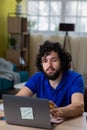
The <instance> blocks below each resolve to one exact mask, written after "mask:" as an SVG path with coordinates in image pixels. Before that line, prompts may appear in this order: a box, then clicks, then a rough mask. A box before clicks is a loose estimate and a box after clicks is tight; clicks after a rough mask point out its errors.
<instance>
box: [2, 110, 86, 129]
mask: <svg viewBox="0 0 87 130" xmlns="http://www.w3.org/2000/svg"><path fill="white" fill-rule="evenodd" d="M0 116H4V112H3V111H0ZM86 116H87V113H84V114H83V115H82V116H80V117H77V118H73V119H69V120H66V121H64V122H62V123H61V124H58V125H57V126H56V127H55V128H54V129H53V130H87V120H86ZM0 130H42V129H39V128H32V127H24V126H17V125H10V124H7V123H6V122H5V121H1V120H0Z"/></svg>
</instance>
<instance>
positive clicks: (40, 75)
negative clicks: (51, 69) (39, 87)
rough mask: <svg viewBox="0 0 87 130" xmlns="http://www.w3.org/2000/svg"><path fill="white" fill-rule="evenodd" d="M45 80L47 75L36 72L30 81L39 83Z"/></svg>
mask: <svg viewBox="0 0 87 130" xmlns="http://www.w3.org/2000/svg"><path fill="white" fill-rule="evenodd" d="M43 78H45V75H44V73H42V72H36V73H35V74H33V75H32V76H31V77H30V78H29V81H30V80H34V81H39V80H41V79H43Z"/></svg>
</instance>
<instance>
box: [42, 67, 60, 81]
mask: <svg viewBox="0 0 87 130" xmlns="http://www.w3.org/2000/svg"><path fill="white" fill-rule="evenodd" d="M43 72H44V74H45V76H46V77H47V79H49V80H56V79H57V78H58V77H59V76H60V74H61V73H62V68H60V69H58V70H56V71H55V73H53V74H52V75H51V74H47V73H46V72H45V71H44V70H43Z"/></svg>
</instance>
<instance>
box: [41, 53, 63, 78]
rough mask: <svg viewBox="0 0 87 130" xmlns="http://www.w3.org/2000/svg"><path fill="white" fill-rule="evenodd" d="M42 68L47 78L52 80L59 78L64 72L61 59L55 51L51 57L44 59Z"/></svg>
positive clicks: (44, 57)
mask: <svg viewBox="0 0 87 130" xmlns="http://www.w3.org/2000/svg"><path fill="white" fill-rule="evenodd" d="M42 67H43V72H44V73H45V75H46V77H47V78H48V79H51V80H55V79H56V78H58V76H59V75H60V73H61V72H62V68H61V61H60V58H59V56H58V54H57V53H56V52H54V51H52V52H51V53H50V54H49V55H47V56H46V55H44V56H43V57H42Z"/></svg>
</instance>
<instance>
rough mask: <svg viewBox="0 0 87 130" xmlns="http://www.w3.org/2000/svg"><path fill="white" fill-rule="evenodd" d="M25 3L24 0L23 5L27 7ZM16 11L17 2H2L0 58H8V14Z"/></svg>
mask: <svg viewBox="0 0 87 130" xmlns="http://www.w3.org/2000/svg"><path fill="white" fill-rule="evenodd" d="M25 1H26V0H23V2H22V4H23V5H25ZM15 9H16V0H0V57H5V56H6V50H7V47H8V33H7V16H8V13H14V12H15ZM24 10H25V8H24V7H23V11H24Z"/></svg>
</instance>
